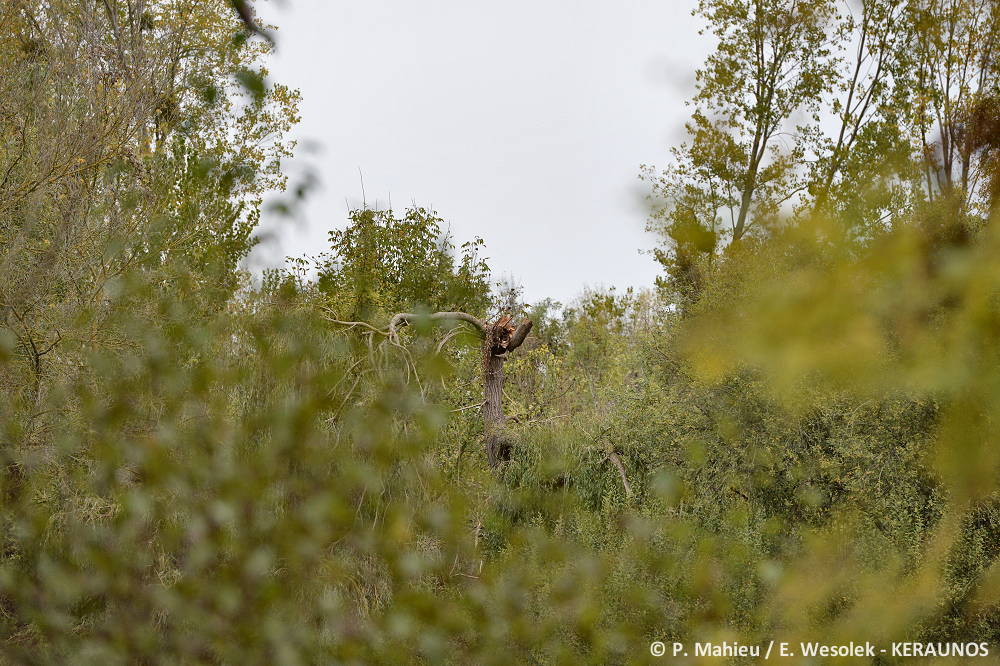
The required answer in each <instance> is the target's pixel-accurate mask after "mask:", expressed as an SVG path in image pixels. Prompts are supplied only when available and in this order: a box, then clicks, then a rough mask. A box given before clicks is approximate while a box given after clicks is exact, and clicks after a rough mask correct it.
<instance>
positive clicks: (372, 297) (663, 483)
mask: <svg viewBox="0 0 1000 666" xmlns="http://www.w3.org/2000/svg"><path fill="white" fill-rule="evenodd" d="M696 14H697V15H698V16H699V17H700V18H701V19H702V20H703V22H704V25H705V26H706V28H705V29H706V31H707V33H706V34H711V35H712V36H713V38H714V39H715V40H716V43H717V47H716V49H715V50H714V51H713V52H712V54H711V55H710V56H709V57H708V59H707V60H706V61H705V62H704V63H701V64H700V65H699V66H698V73H697V89H696V93H695V95H694V97H693V99H692V100H691V109H692V111H693V114H692V117H691V120H690V122H689V124H688V126H687V129H688V135H687V140H686V142H684V143H682V144H681V145H679V146H677V147H676V148H675V149H674V151H673V159H672V160H671V162H670V164H667V165H660V166H659V167H653V166H647V167H642V168H641V171H640V174H639V175H640V177H641V178H643V180H644V182H645V183H646V186H647V187H648V191H649V194H650V210H651V214H650V217H649V230H650V231H651V232H652V233H654V234H656V237H657V238H658V239H659V240H660V243H659V245H658V249H657V250H655V252H654V253H653V256H652V257H651V260H656V261H658V262H659V263H660V264H661V265H662V274H661V277H660V278H659V279H658V280H657V283H656V286H655V288H651V289H623V290H619V289H615V288H606V289H584V290H583V291H581V293H580V294H579V295H578V296H577V297H576V298H575V299H574V300H573V301H572V302H570V303H557V302H554V301H553V300H551V299H547V300H543V301H541V302H536V303H530V304H529V303H524V302H523V300H522V298H521V294H520V293H519V291H518V290H517V289H516V288H512V287H511V286H510V285H509V284H504V283H502V282H500V283H498V282H497V281H496V279H495V277H494V273H493V272H491V271H496V272H497V273H502V272H503V270H504V267H502V266H488V265H487V263H486V261H485V260H484V259H482V257H483V253H484V247H485V245H486V244H488V243H489V240H490V239H488V238H487V239H483V240H479V239H477V240H475V241H472V242H469V243H466V244H464V245H461V246H460V247H455V246H454V244H453V243H452V239H451V237H450V235H449V234H448V233H447V231H446V229H447V225H446V224H445V223H444V221H443V220H442V218H441V217H440V216H439V215H438V213H436V212H435V211H432V210H426V209H422V208H416V207H415V208H412V209H409V210H406V211H403V212H399V211H392V210H377V209H372V208H368V207H363V208H361V209H357V210H354V211H352V212H351V214H350V217H349V219H348V220H345V224H343V225H341V226H340V227H338V229H336V230H334V231H331V232H330V235H329V247H328V249H327V250H326V251H325V252H324V253H322V254H321V255H320V256H319V257H318V258H316V259H314V260H310V259H294V260H289V261H288V262H287V264H286V265H285V266H284V267H283V268H280V269H276V270H269V271H267V272H265V273H264V274H263V276H259V275H258V276H254V275H252V274H251V273H250V272H249V271H248V270H247V269H246V268H245V262H244V260H245V258H246V257H247V254H248V253H249V251H250V250H251V249H252V248H253V247H254V245H255V244H256V243H257V242H258V239H257V236H256V235H255V234H256V229H257V225H258V222H259V221H260V219H261V215H262V213H263V212H265V208H266V205H265V201H268V200H269V199H268V197H274V196H277V197H279V201H280V202H281V203H280V204H279V205H278V206H272V207H273V208H276V209H279V210H281V209H284V210H291V209H293V208H294V207H295V206H296V205H297V204H298V203H299V202H300V201H301V200H302V198H303V197H304V196H306V194H307V189H308V188H307V187H306V186H305V185H304V184H302V183H298V182H295V181H291V182H290V181H289V177H288V176H287V174H286V173H285V171H283V169H282V161H283V160H285V161H286V163H287V159H288V158H289V157H290V156H291V155H292V154H293V152H294V149H295V145H294V141H292V140H290V139H289V132H290V130H291V129H292V127H293V126H294V125H295V123H296V122H298V120H299V118H298V104H299V102H300V96H299V93H298V92H297V91H295V90H291V89H289V88H287V87H285V86H282V85H281V83H280V82H277V81H272V80H270V78H269V76H268V72H267V69H266V64H267V57H268V55H269V53H271V51H272V50H273V45H274V43H275V40H280V34H281V33H280V31H279V30H278V28H277V27H275V26H267V25H258V23H257V18H256V15H255V14H254V12H253V8H252V6H251V5H249V4H248V3H246V2H244V1H243V0H232V2H230V0H73V1H70V0H45V1H43V2H33V1H28V0H3V2H0V137H2V141H0V308H2V319H0V529H2V532H0V538H2V544H0V664H11V665H22V664H24V665H27V664H38V665H41V664H67V663H68V664H76V665H85V664H101V665H102V666H107V665H110V664H130V665H131V664H143V665H146V664H148V665H153V664H163V665H168V664H169V665H174V664H178V665H179V664H213V665H224V664H225V665H248V666H249V665H253V664H288V665H293V664H391V663H406V664H423V663H426V664H503V665H504V666H509V665H510V664H522V663H524V664H546V665H547V664H644V663H658V662H662V661H665V660H671V661H672V662H678V663H688V662H691V663H693V662H695V661H699V662H701V661H711V662H743V661H751V660H752V661H759V659H751V658H740V657H705V656H698V657H696V656H695V655H694V652H693V651H691V656H690V657H681V656H678V657H676V658H674V657H673V656H672V652H668V656H666V657H658V656H655V655H654V654H652V652H651V649H650V645H651V643H652V642H653V641H663V642H666V644H667V646H668V649H669V646H670V645H671V644H672V643H673V642H683V643H685V644H687V645H692V644H693V643H694V642H696V641H697V642H702V643H704V642H712V643H713V644H721V643H722V642H728V643H730V644H731V643H733V642H738V643H739V644H741V645H761V646H764V647H765V648H766V646H767V644H768V643H769V642H770V641H772V640H773V641H783V642H788V643H790V644H792V645H795V646H797V645H798V642H799V641H818V642H821V643H824V644H829V645H846V644H848V643H849V642H853V643H855V644H857V643H864V642H866V641H870V642H872V643H874V644H876V645H877V646H878V647H880V648H884V647H888V646H889V645H890V644H892V643H894V642H902V641H907V642H910V643H921V644H924V645H933V646H950V645H952V644H961V645H966V644H969V643H986V644H987V645H988V648H989V656H988V657H979V658H977V663H980V662H982V663H990V662H992V661H995V660H996V655H998V654H1000V607H998V603H1000V487H998V482H997V479H998V469H1000V259H998V258H1000V226H994V224H997V220H996V218H997V215H998V213H997V211H998V205H1000V88H998V82H1000V50H998V49H1000V5H997V4H996V3H994V2H992V1H991V0H859V1H851V2H847V3H844V2H834V1H833V0H701V2H700V3H699V5H698V7H697V10H696ZM455 225H456V226H457V227H460V226H461V221H460V220H456V221H455ZM609 233H610V230H609ZM934 649H935V650H937V651H940V652H943V650H941V648H939V647H935V648H934ZM793 652H795V653H796V654H797V655H798V650H793ZM924 653H926V650H924ZM949 654H951V655H954V652H953V651H952V652H949ZM772 658H774V657H773V656H772ZM866 659H867V658H866ZM918 659H920V658H919V657H907V658H900V657H896V656H892V654H891V652H889V653H886V654H882V653H879V654H877V656H875V657H873V658H871V659H868V661H874V662H877V663H897V662H902V661H907V662H909V661H915V660H918ZM801 660H806V661H809V662H810V663H816V662H821V661H824V658H822V657H818V658H809V659H806V658H805V657H802V656H801V655H798V656H796V657H788V658H783V659H782V661H783V662H785V663H799V662H800V661H801Z"/></svg>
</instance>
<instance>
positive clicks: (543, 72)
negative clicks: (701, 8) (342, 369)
mask: <svg viewBox="0 0 1000 666" xmlns="http://www.w3.org/2000/svg"><path fill="white" fill-rule="evenodd" d="M693 6H694V2H693V0H683V1H681V2H671V1H670V0H619V1H618V2H608V1H598V0H574V1H572V2H571V1H570V0H559V1H558V2H557V1H545V0H503V1H502V2H499V1H496V0H487V1H478V2H469V1H468V0H464V1H463V0H419V1H413V0H410V1H406V0H364V1H360V0H355V1H353V2H350V1H339V2H320V1H318V0H289V1H288V2H281V3H278V2H271V3H268V4H262V3H258V8H257V9H258V12H259V13H260V14H261V16H262V19H263V22H265V23H273V24H276V25H278V26H279V30H278V32H277V34H276V36H277V42H278V55H277V56H276V57H275V58H274V60H273V61H272V63H271V66H270V70H271V77H270V78H271V80H272V81H278V82H281V83H283V84H285V85H288V86H290V87H292V88H298V89H299V90H300V91H301V93H302V98H303V100H302V104H301V107H300V111H301V116H302V122H301V124H300V125H299V126H298V127H297V128H296V130H295V131H294V134H293V136H294V137H295V138H298V139H299V140H300V147H301V146H302V144H305V143H307V142H312V143H315V144H318V145H319V146H320V147H321V151H320V152H318V153H315V154H312V155H308V154H305V153H306V152H307V151H303V150H301V148H300V150H299V151H298V152H299V153H300V155H302V156H301V157H299V158H297V159H296V160H295V161H294V163H293V164H292V165H290V166H291V173H292V180H294V179H295V177H296V175H295V172H296V171H297V170H301V169H303V168H304V167H305V165H307V164H309V165H311V168H312V169H313V171H314V173H315V174H316V175H317V176H318V178H319V181H320V183H321V186H320V188H319V190H318V191H313V192H312V193H311V194H310V196H309V198H308V200H307V204H306V206H304V208H303V210H302V211H301V212H300V215H299V218H300V220H299V221H298V222H294V221H291V220H288V219H279V218H273V217H272V218H271V219H270V220H267V219H265V222H264V224H263V225H262V228H264V229H265V230H267V229H272V230H274V232H275V233H274V235H275V237H276V238H275V241H272V242H271V243H269V244H267V245H266V246H265V247H264V248H262V249H260V250H255V253H254V256H253V260H254V263H255V264H256V265H257V267H258V268H260V267H262V266H267V265H278V264H280V263H281V260H282V258H283V257H284V256H285V255H288V256H302V255H304V254H308V255H311V256H315V255H317V254H319V253H320V252H323V251H327V250H328V249H329V242H328V231H329V230H330V229H333V228H343V227H344V226H345V225H346V223H347V210H348V208H347V207H348V204H350V206H352V207H358V206H360V205H361V203H362V189H361V181H360V178H359V174H358V170H359V168H360V170H361V172H362V173H363V174H364V195H365V198H366V200H367V203H368V205H369V206H375V205H376V204H377V206H378V208H382V209H384V208H387V207H388V206H389V195H390V193H391V196H392V206H393V209H394V210H395V211H397V212H398V213H402V212H403V210H404V209H405V208H407V207H409V206H410V205H411V204H412V203H413V202H415V203H416V204H418V205H421V206H425V207H428V206H431V205H433V207H434V210H436V211H437V212H438V214H439V215H440V216H441V217H442V218H444V220H445V221H446V222H447V223H449V224H450V226H451V230H452V232H453V235H454V242H455V244H456V245H458V246H460V245H461V244H462V243H463V242H465V241H467V240H471V239H472V238H473V237H475V236H480V237H482V238H483V239H484V240H485V241H486V252H485V256H486V257H488V258H489V259H488V261H489V265H490V267H491V269H492V271H493V277H494V279H498V278H499V277H500V276H501V275H504V274H507V275H509V276H511V277H513V279H514V280H515V281H519V282H520V284H521V286H522V287H523V288H524V298H525V299H526V300H527V301H528V302H529V303H530V302H534V301H537V300H540V299H542V298H545V297H552V298H555V299H556V300H559V301H562V302H564V303H565V302H567V301H569V300H571V299H572V298H573V297H574V296H576V295H577V294H579V292H580V291H581V290H582V289H583V287H584V286H585V285H589V286H599V285H603V286H611V285H614V286H616V287H618V288H619V289H624V288H625V287H628V286H635V287H642V286H652V284H653V279H654V278H655V276H656V275H658V274H659V268H658V265H657V264H656V262H655V261H654V260H653V258H652V257H651V256H649V255H640V254H639V249H640V248H644V249H649V248H652V247H654V246H655V244H656V238H655V237H654V236H653V235H652V234H649V233H646V232H645V231H644V229H645V223H646V218H647V216H648V212H647V210H646V208H645V204H644V201H643V199H644V196H645V194H646V193H648V191H649V189H650V188H649V186H648V185H647V184H646V183H644V182H641V181H639V180H638V175H639V165H640V164H654V165H657V166H659V167H662V166H665V165H666V164H667V163H668V161H669V149H670V147H671V146H672V145H676V144H679V143H680V142H681V141H683V140H684V132H683V125H684V122H685V121H686V120H687V119H688V117H689V116H690V113H691V111H692V109H691V107H687V106H685V105H684V102H685V101H686V100H688V99H690V97H691V96H692V94H693V92H694V71H695V69H696V68H697V67H699V66H700V65H701V63H702V62H703V61H704V59H705V56H706V55H707V54H708V51H709V49H710V48H711V46H712V42H711V40H710V39H709V38H708V37H700V36H699V35H698V34H697V32H698V30H699V29H700V28H702V27H704V20H703V19H701V18H694V17H692V16H691V9H692V8H693Z"/></svg>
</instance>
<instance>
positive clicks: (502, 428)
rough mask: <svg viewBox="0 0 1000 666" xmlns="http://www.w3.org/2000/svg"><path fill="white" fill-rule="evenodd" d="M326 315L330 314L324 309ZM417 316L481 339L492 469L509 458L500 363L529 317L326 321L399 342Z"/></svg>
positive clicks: (523, 333)
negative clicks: (452, 324) (377, 322)
mask: <svg viewBox="0 0 1000 666" xmlns="http://www.w3.org/2000/svg"><path fill="white" fill-rule="evenodd" d="M327 312H328V313H329V314H333V313H332V312H330V311H327ZM418 319H425V320H427V319H429V320H430V321H432V322H441V321H455V322H459V323H460V324H468V325H470V326H471V327H472V329H473V330H474V331H475V333H476V334H477V335H478V336H479V338H480V340H482V346H481V348H482V368H483V402H482V410H483V411H482V414H483V434H484V440H485V441H484V444H485V448H486V459H487V461H489V465H490V468H491V469H496V467H497V465H499V464H500V463H501V462H502V461H504V460H508V459H510V448H511V442H510V439H509V437H508V436H507V434H506V433H507V418H506V416H505V415H504V410H503V386H504V382H505V381H506V377H505V376H504V370H503V364H504V361H505V360H507V354H508V353H509V352H512V351H514V350H515V349H517V348H518V347H520V346H521V343H523V342H524V340H525V338H527V337H528V333H530V332H531V325H532V324H531V320H530V319H528V318H527V317H525V318H524V319H523V320H522V321H521V323H520V324H518V325H517V327H514V326H512V325H511V320H512V319H513V317H512V316H511V315H509V314H504V315H502V316H501V317H500V318H498V319H497V320H496V321H494V322H486V321H484V320H482V319H479V318H478V317H474V316H473V315H470V314H468V313H466V312H435V313H433V314H429V315H421V314H414V313H412V312H399V313H397V314H395V315H393V316H392V318H391V319H390V320H389V324H388V326H386V327H385V328H376V327H374V326H372V325H371V324H368V323H365V322H361V321H342V320H340V319H336V318H332V317H329V316H328V317H327V320H328V321H330V322H333V323H334V324H338V325H341V326H347V327H350V328H354V327H360V328H364V329H366V330H368V331H369V332H372V333H377V334H379V335H383V336H385V337H386V339H387V341H388V342H390V343H392V344H394V345H399V344H400V342H399V331H400V329H401V328H402V327H404V326H407V325H409V324H411V323H413V322H415V321H417V320H418ZM461 330H462V329H461V327H459V328H456V329H453V330H451V331H449V332H448V333H447V334H445V335H444V336H443V337H442V339H441V342H440V343H439V344H438V351H439V352H440V351H441V349H442V348H443V347H444V345H445V344H446V343H447V342H448V340H450V339H451V338H452V337H454V336H455V335H456V334H457V333H458V332H459V331H461Z"/></svg>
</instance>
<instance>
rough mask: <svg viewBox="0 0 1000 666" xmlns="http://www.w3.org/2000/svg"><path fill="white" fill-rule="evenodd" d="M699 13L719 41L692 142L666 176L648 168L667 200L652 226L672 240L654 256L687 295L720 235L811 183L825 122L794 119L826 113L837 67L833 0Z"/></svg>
mask: <svg viewBox="0 0 1000 666" xmlns="http://www.w3.org/2000/svg"><path fill="white" fill-rule="evenodd" d="M696 14H700V15H701V16H703V17H705V18H706V19H707V20H708V22H709V24H710V30H711V32H712V34H714V35H715V36H716V37H717V38H718V40H719V44H718V48H717V49H716V51H715V53H713V54H712V55H711V56H709V58H708V60H707V61H706V62H705V65H704V66H703V67H702V68H701V69H699V70H698V71H697V74H696V77H697V88H698V91H697V93H696V95H695V97H694V100H693V101H694V104H695V105H696V107H697V109H696V111H695V113H694V116H693V119H692V121H691V122H689V123H688V125H687V130H688V134H689V136H690V141H691V142H690V144H684V145H682V146H681V147H680V148H677V149H674V151H673V152H674V159H675V164H674V165H673V166H672V167H671V168H669V169H667V170H666V171H665V172H664V173H663V174H660V175H658V174H656V173H655V172H654V171H653V170H652V169H646V170H645V173H644V177H645V178H646V179H647V180H650V181H652V183H653V196H654V197H655V198H659V199H662V200H663V201H664V202H665V203H664V205H663V206H662V207H661V208H659V209H657V210H655V211H654V213H653V217H652V220H651V221H650V225H649V228H650V230H653V231H657V232H659V233H661V234H663V235H664V236H665V237H666V242H667V245H668V248H667V250H666V251H664V250H657V251H655V257H656V259H657V261H659V262H660V263H661V264H663V266H664V268H665V269H666V270H667V273H668V275H669V276H670V281H671V284H672V285H673V287H674V288H675V289H676V290H677V291H678V292H679V293H680V294H681V295H682V299H683V298H688V297H690V296H691V294H692V293H694V292H696V291H697V289H698V285H699V282H700V278H699V274H700V273H701V272H702V270H701V269H700V268H699V267H698V266H699V264H700V263H702V262H703V261H704V260H705V259H706V257H705V255H709V256H710V255H712V254H714V252H715V251H716V248H717V247H720V242H719V241H720V240H725V239H728V241H729V243H730V244H733V245H735V244H738V243H739V242H740V241H741V240H742V239H743V237H744V236H745V235H746V234H747V232H748V231H750V230H751V229H752V228H753V227H754V225H756V224H759V223H760V222H762V221H763V220H765V219H767V218H768V217H773V216H774V215H775V214H776V213H777V212H778V210H779V209H780V208H781V206H782V205H783V204H784V203H785V202H788V201H790V200H792V199H793V198H794V197H795V196H796V195H797V194H799V193H800V192H802V191H803V190H804V189H805V188H806V180H805V178H804V175H803V174H802V173H800V166H801V162H802V160H803V158H804V156H805V152H806V142H807V140H811V139H812V138H813V137H814V135H815V133H816V130H815V129H814V128H813V129H810V128H808V127H806V126H804V125H798V126H792V125H793V123H795V122H796V121H797V120H798V118H799V117H800V116H801V115H806V116H807V117H809V119H810V120H811V121H813V122H816V121H818V111H819V106H820V102H821V97H822V95H823V94H824V93H826V92H828V91H829V90H830V89H831V87H832V85H833V82H834V77H835V73H836V70H835V67H834V64H835V63H834V58H833V56H832V53H831V37H830V35H829V34H828V27H829V26H830V24H831V22H832V21H833V20H834V19H835V18H836V13H835V12H834V10H833V7H832V5H831V3H829V2H827V1H826V0H740V1H738V2H730V1H728V0H701V2H700V3H699V5H698V8H697V10H696ZM721 245H722V246H724V245H725V243H724V242H723V243H722V244H721ZM664 284H665V283H664ZM661 286H662V285H661Z"/></svg>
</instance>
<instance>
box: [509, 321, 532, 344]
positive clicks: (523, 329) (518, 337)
mask: <svg viewBox="0 0 1000 666" xmlns="http://www.w3.org/2000/svg"><path fill="white" fill-rule="evenodd" d="M530 332H531V320H530V319H528V318H527V317H525V318H524V321H522V322H521V324H520V325H519V326H518V327H517V329H516V330H515V331H514V333H513V334H512V335H511V336H510V342H508V343H507V351H514V350H515V349H517V348H518V347H520V346H521V343H522V342H524V339H525V338H526V337H528V333H530Z"/></svg>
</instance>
